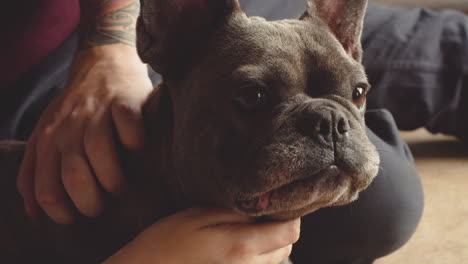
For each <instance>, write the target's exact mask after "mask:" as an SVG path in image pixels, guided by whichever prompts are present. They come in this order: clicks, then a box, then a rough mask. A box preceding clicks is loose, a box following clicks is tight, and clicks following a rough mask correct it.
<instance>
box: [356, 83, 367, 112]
mask: <svg viewBox="0 0 468 264" xmlns="http://www.w3.org/2000/svg"><path fill="white" fill-rule="evenodd" d="M366 92H367V90H366V88H364V87H362V86H358V87H356V89H354V91H353V103H354V104H355V105H356V106H357V108H358V109H359V110H360V111H362V110H364V107H365V102H366Z"/></svg>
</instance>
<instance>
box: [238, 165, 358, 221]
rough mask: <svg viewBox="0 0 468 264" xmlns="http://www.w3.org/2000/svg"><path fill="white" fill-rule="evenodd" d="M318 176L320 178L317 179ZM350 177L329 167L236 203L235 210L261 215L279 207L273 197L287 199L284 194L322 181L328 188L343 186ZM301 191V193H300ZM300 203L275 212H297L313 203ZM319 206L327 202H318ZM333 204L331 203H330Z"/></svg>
mask: <svg viewBox="0 0 468 264" xmlns="http://www.w3.org/2000/svg"><path fill="white" fill-rule="evenodd" d="M317 176H320V177H317ZM350 180H351V176H350V175H349V174H347V173H346V172H344V171H343V170H341V169H340V168H338V167H337V166H336V165H331V166H329V167H327V168H326V169H324V170H322V171H320V172H319V173H317V174H314V175H312V176H309V177H307V178H303V179H300V180H296V181H294V182H290V183H287V184H284V185H281V186H280V187H277V188H275V189H273V190H270V191H268V192H265V193H263V194H260V195H258V196H256V197H254V198H251V199H248V200H240V201H238V202H237V209H239V210H240V211H242V212H244V213H247V214H249V215H262V214H263V212H265V213H266V212H267V211H268V209H269V208H270V207H281V206H280V205H275V204H274V200H275V199H273V198H275V197H284V198H285V199H287V198H289V197H288V195H285V194H288V193H290V194H293V192H295V191H296V190H299V189H302V190H303V189H304V187H305V186H310V185H311V183H312V184H314V183H317V182H319V181H324V182H326V184H327V185H328V186H336V187H339V186H343V185H344V184H346V183H348V182H350ZM302 190H301V191H302ZM310 192H313V188H311V189H310ZM340 195H341V194H337V195H333V196H331V197H330V199H331V200H333V199H336V198H337V197H336V196H340ZM302 202H303V204H302V203H298V204H295V205H294V206H292V207H289V208H275V211H277V210H284V211H288V210H297V209H298V208H300V207H305V206H308V205H310V204H311V203H314V202H315V201H313V200H312V201H302ZM319 202H320V203H321V204H323V203H324V202H327V201H319ZM330 203H333V201H330Z"/></svg>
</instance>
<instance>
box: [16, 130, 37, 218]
mask: <svg viewBox="0 0 468 264" xmlns="http://www.w3.org/2000/svg"><path fill="white" fill-rule="evenodd" d="M36 138H37V137H36V136H35V135H34V134H33V135H32V136H31V137H30V138H29V140H28V143H27V145H26V151H25V153H24V156H23V160H22V162H21V166H20V170H19V173H18V176H17V182H16V183H17V188H18V192H19V193H20V195H21V196H22V197H23V201H24V207H25V210H26V214H27V215H28V216H30V217H37V216H38V215H39V213H40V208H39V205H38V204H37V202H36V198H35V191H34V169H35V162H36Z"/></svg>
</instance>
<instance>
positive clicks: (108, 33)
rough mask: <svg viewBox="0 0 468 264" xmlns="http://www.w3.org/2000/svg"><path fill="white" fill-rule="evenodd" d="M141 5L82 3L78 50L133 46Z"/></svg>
mask: <svg viewBox="0 0 468 264" xmlns="http://www.w3.org/2000/svg"><path fill="white" fill-rule="evenodd" d="M139 10H140V2H139V1H136V0H133V1H128V0H127V1H122V0H94V1H93V0H87V1H82V2H81V12H82V14H83V15H82V17H81V38H82V39H81V49H87V48H91V47H95V46H102V45H110V44H119V43H121V44H126V45H130V46H135V40H136V34H135V27H136V20H137V18H138V15H139Z"/></svg>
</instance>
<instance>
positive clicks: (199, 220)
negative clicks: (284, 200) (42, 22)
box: [17, 0, 300, 264]
mask: <svg viewBox="0 0 468 264" xmlns="http://www.w3.org/2000/svg"><path fill="white" fill-rule="evenodd" d="M139 6H140V5H139V1H135V0H82V1H81V11H82V14H83V16H82V19H81V49H80V50H79V51H78V52H77V54H76V55H75V59H74V63H73V66H72V70H71V73H70V79H69V82H68V84H67V87H66V88H65V89H64V91H63V92H62V93H61V94H60V95H59V96H58V97H57V98H55V99H54V100H53V101H52V102H51V104H50V105H49V106H48V107H47V108H46V110H45V111H44V112H43V113H42V116H41V118H40V120H39V122H38V124H37V125H36V128H35V129H34V131H33V133H32V135H31V137H30V138H29V140H28V145H27V150H26V153H25V156H24V159H23V162H22V165H21V169H20V173H19V175H18V180H17V185H18V190H19V192H20V194H21V195H22V197H23V199H24V206H25V210H26V212H27V214H28V215H29V216H31V217H34V216H37V215H39V213H40V211H41V210H42V211H44V212H45V213H46V214H47V215H48V216H49V217H50V218H51V219H52V220H54V221H55V222H57V223H59V224H72V223H73V222H74V220H75V219H76V217H77V215H79V214H82V215H85V216H88V217H95V216H98V215H99V214H100V213H101V212H102V210H103V207H104V202H103V192H102V191H104V192H107V193H110V194H112V195H119V193H121V192H123V191H124V190H125V185H126V184H125V177H124V175H123V172H122V169H121V167H120V165H119V164H120V162H119V158H118V155H117V151H116V149H117V145H116V142H120V143H121V144H122V145H123V146H124V147H125V148H127V149H128V150H130V151H135V152H137V151H139V150H140V148H141V147H142V146H143V144H144V131H143V122H142V117H141V106H142V104H143V103H144V101H145V99H146V97H147V95H148V94H149V93H150V92H151V90H152V89H153V87H152V84H151V82H150V80H149V78H148V76H147V68H146V65H145V64H143V63H142V62H141V61H140V59H139V57H138V55H137V53H136V49H135V23H136V19H137V16H138V13H139ZM299 225H300V221H299V220H295V221H289V222H278V223H268V224H254V223H252V222H251V219H250V218H249V217H247V216H244V215H240V214H237V213H234V212H231V211H226V210H224V209H189V210H187V211H184V212H180V213H178V214H175V215H173V216H169V217H167V218H164V219H162V220H160V221H158V222H156V223H155V224H153V225H152V226H150V227H149V228H147V229H146V230H144V231H143V232H142V233H141V234H140V235H138V236H137V237H136V238H135V239H134V240H133V241H132V242H130V243H129V244H128V245H126V246H125V247H124V248H122V249H121V250H120V251H119V252H117V253H116V254H115V255H114V256H112V257H111V258H110V259H108V260H107V261H106V263H108V264H117V263H152V262H154V263H160V262H169V263H221V262H222V263H251V264H254V263H255V264H256V263H279V262H281V261H282V260H284V259H286V258H287V257H288V256H289V254H290V252H291V248H292V244H293V243H295V242H296V241H297V240H298V238H299ZM180 245H183V248H184V252H180V248H181V247H180ZM215 247H216V248H217V250H216V251H213V248H215Z"/></svg>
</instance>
